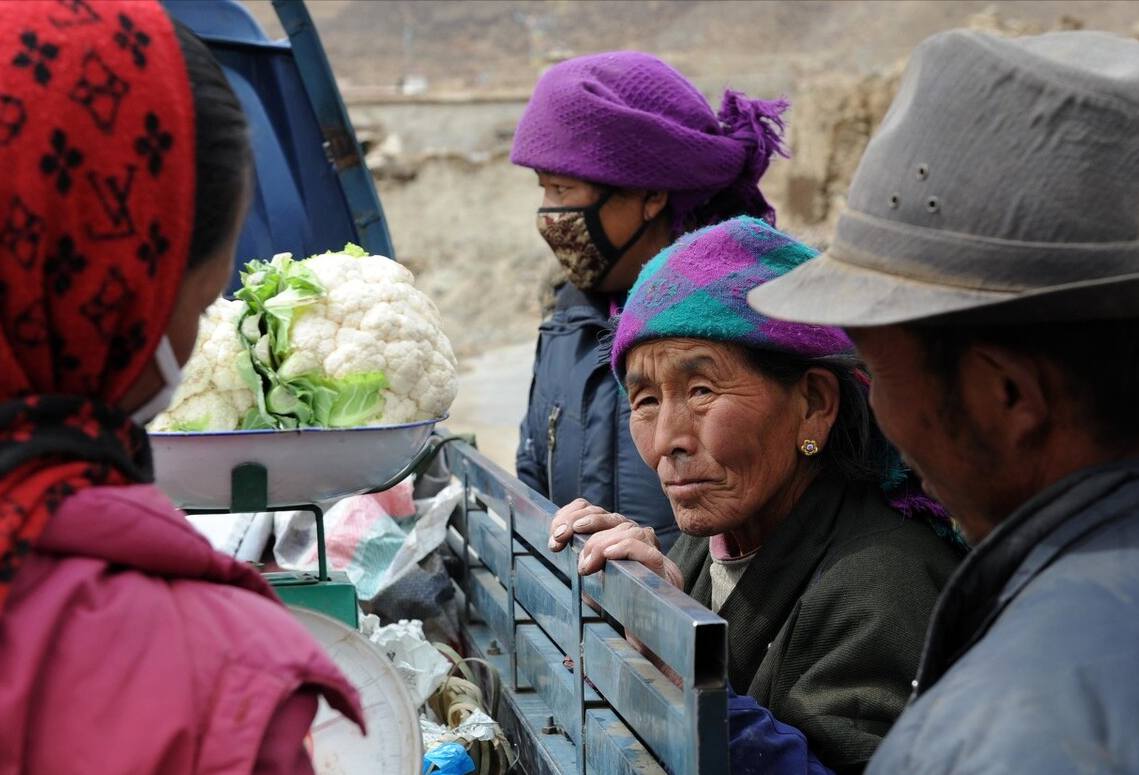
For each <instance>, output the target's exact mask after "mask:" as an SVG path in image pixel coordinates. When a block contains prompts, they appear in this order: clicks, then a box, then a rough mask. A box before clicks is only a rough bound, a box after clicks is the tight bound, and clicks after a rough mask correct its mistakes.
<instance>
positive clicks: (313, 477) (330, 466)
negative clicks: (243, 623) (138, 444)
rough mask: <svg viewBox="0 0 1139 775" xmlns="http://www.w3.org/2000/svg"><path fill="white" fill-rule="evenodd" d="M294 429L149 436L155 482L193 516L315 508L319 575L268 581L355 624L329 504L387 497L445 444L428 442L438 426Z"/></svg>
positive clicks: (288, 596)
mask: <svg viewBox="0 0 1139 775" xmlns="http://www.w3.org/2000/svg"><path fill="white" fill-rule="evenodd" d="M444 419H446V418H445V417H440V418H437V419H435V420H425V421H423V422H418V423H407V424H403V425H387V426H376V427H365V428H301V429H297V430H288V431H273V430H259V431H218V432H210V433H179V432H171V433H167V432H153V433H151V434H150V442H151V448H152V450H153V453H154V468H155V482H156V484H157V485H158V487H159V488H160V489H162V490H163V492H165V493H166V494H167V495H168V496H169V497H170V499H171V500H173V501H174V503H175V505H177V506H178V507H180V508H181V509H182V510H184V511H185V512H186V513H187V514H233V513H251V512H264V511H311V512H312V513H313V514H314V516H315V518H316V544H317V563H318V566H317V570H316V572H315V573H313V572H311V571H276V572H270V573H266V574H265V577H266V579H267V580H268V581H269V583H270V584H272V585H273V588H274V590H275V591H276V592H277V595H278V596H279V597H280V598H281V599H282V600H283V601H284V602H285V603H288V604H290V605H296V606H301V607H303V608H308V609H312V610H315V611H319V612H321V613H324V614H327V615H328V616H331V617H333V618H335V619H337V620H339V621H341V622H344V623H345V624H347V625H349V626H350V627H353V628H355V627H356V626H357V624H358V610H359V608H358V604H357V601H356V588H355V587H354V586H353V585H352V582H351V581H349V580H348V575H347V574H346V573H343V572H341V571H329V570H328V561H327V557H326V554H325V541H324V519H323V517H324V507H325V506H327V505H329V504H330V503H331V502H333V501H335V500H338V499H339V498H343V497H347V496H349V495H358V494H361V493H367V492H382V491H383V490H387V489H389V488H391V487H394V486H395V485H396V484H398V483H399V482H401V481H403V480H404V479H405V478H407V477H408V476H410V475H411V474H412V473H414V472H415V471H418V470H420V469H422V468H424V467H426V466H427V465H429V464H430V463H431V461H432V460H433V459H434V457H435V455H436V454H437V453H438V451H439V449H440V448H441V447H442V445H443V443H445V442H446V441H447V440H446V439H443V440H433V441H431V442H429V441H428V440H429V438H430V436H431V432H432V430H434V428H435V425H436V423H438V422H440V421H441V420H444Z"/></svg>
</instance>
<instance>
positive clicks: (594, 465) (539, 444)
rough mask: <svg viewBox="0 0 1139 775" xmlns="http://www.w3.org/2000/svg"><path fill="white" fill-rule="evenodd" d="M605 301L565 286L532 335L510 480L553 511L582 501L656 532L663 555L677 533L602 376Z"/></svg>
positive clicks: (624, 408)
mask: <svg viewBox="0 0 1139 775" xmlns="http://www.w3.org/2000/svg"><path fill="white" fill-rule="evenodd" d="M610 298H611V297H609V296H604V295H597V294H587V293H584V292H582V291H579V290H578V289H577V288H575V287H574V286H573V285H571V284H570V283H566V284H564V285H563V286H562V287H561V288H560V289H559V290H558V295H557V306H556V308H555V310H554V314H553V315H552V316H551V317H550V319H548V320H546V321H545V322H543V323H542V325H541V327H540V328H539V329H538V349H537V352H536V353H535V356H534V376H533V380H532V382H531V383H530V405H529V407H528V409H527V412H526V418H525V419H524V420H523V422H522V427H521V434H520V435H521V439H520V441H519V445H518V456H517V461H516V468H517V473H518V478H519V479H521V480H522V481H523V482H525V483H526V484H528V485H530V486H531V487H533V488H534V489H535V490H537V491H538V492H540V493H542V494H543V495H545V496H546V497H547V498H549V499H550V500H551V501H553V502H554V503H556V504H557V505H559V506H564V505H565V504H567V503H569V502H570V501H572V500H573V499H574V498H585V499H586V500H587V501H589V502H590V503H592V504H594V505H595V506H600V507H602V508H604V509H606V510H608V511H614V512H617V513H619V514H623V515H624V516H626V517H629V518H630V519H633V520H636V521H637V522H639V523H640V524H642V525H648V526H651V527H652V528H653V529H655V530H656V533H657V536H658V538H659V539H660V542H661V545H662V546H663V548H664V550H665V551H668V549H669V547H671V546H672V544H673V542H674V541H675V540H676V537H677V535H679V531H678V529H677V527H676V522H675V520H674V519H673V516H672V507H671V506H670V505H669V502H668V499H667V498H665V496H664V492H663V491H662V490H661V486H660V480H659V479H658V478H657V475H656V473H655V472H654V471H653V470H652V469H650V468H649V467H648V466H647V465H645V462H644V461H643V460H641V456H640V455H639V454H638V453H637V449H636V447H634V446H633V439H632V437H631V436H630V435H629V401H628V399H627V398H626V397H625V395H624V393H622V392H621V390H620V388H619V387H618V385H617V381H616V379H615V378H614V377H613V373H612V372H611V371H610V370H609V362H608V348H607V347H606V346H603V344H602V342H605V341H607V340H608V338H609V337H611V336H612V327H611V326H610V324H609V317H610V314H609V305H610Z"/></svg>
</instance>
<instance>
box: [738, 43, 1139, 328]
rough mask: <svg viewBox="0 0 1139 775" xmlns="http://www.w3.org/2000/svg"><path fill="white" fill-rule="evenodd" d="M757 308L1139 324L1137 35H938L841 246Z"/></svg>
mask: <svg viewBox="0 0 1139 775" xmlns="http://www.w3.org/2000/svg"><path fill="white" fill-rule="evenodd" d="M748 302H749V303H750V304H751V306H752V307H754V308H755V309H756V310H758V311H760V312H762V313H763V314H765V315H769V316H771V317H777V318H785V319H790V320H796V321H802V322H806V323H817V324H822V325H838V326H847V327H857V326H875V325H886V324H890V323H901V322H906V321H916V320H925V319H930V318H942V317H943V316H944V317H945V319H946V321H947V322H948V321H952V320H968V321H969V322H992V323H1001V322H1010V323H1011V322H1033V321H1042V320H1078V319H1102V318H1120V317H1139V41H1135V40H1128V39H1126V38H1121V37H1117V36H1114V35H1109V34H1107V33H1099V32H1087V31H1079V32H1058V33H1050V34H1046V35H1038V36H1035V37H1027V38H1019V39H1013V40H1009V39H1002V38H996V37H992V36H989V35H985V34H983V33H978V32H969V31H964V30H955V31H952V32H945V33H941V34H938V35H934V36H933V37H931V38H928V39H927V40H925V41H924V42H923V43H922V44H921V45H920V46H919V47H918V48H917V49H916V50H915V52H914V54H913V56H912V58H911V60H910V63H909V66H908V68H907V69H906V73H905V75H904V77H903V78H902V82H901V85H900V87H899V91H898V95H897V96H896V97H895V98H894V102H893V104H892V105H891V106H890V110H889V111H888V112H887V114H886V117H885V119H884V120H883V122H882V126H881V127H880V128H879V130H878V132H877V133H876V134H875V136H874V137H873V139H872V140H871V141H870V144H869V145H868V146H867V148H866V152H865V154H864V155H863V157H862V161H861V162H860V163H859V166H858V170H857V172H855V175H854V180H853V181H852V182H851V186H850V193H849V197H848V200H847V206H846V210H845V211H844V212H843V214H842V215H841V216H840V218H839V222H838V226H837V228H836V230H835V235H834V240H833V243H832V245H831V247H830V249H829V250H827V251H826V252H825V253H823V254H822V255H820V256H819V257H817V258H815V259H813V260H811V261H808V262H807V263H805V264H803V265H802V266H801V267H799V268H797V269H795V270H794V271H792V272H790V273H788V274H786V275H784V276H783V277H781V278H777V279H775V280H772V281H770V282H768V283H765V284H764V285H762V286H760V287H758V288H755V289H754V290H752V291H751V292H750V293H749V294H748Z"/></svg>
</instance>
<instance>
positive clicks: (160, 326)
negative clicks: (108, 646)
mask: <svg viewBox="0 0 1139 775" xmlns="http://www.w3.org/2000/svg"><path fill="white" fill-rule="evenodd" d="M193 221H194V106H193V98H192V95H191V91H190V83H189V80H188V77H187V74H186V66H185V62H184V61H183V58H182V50H181V47H180V46H179V44H178V39H177V37H176V35H175V33H174V28H173V26H172V25H171V22H170V20H169V18H168V17H167V16H166V12H165V11H164V10H163V9H162V7H161V6H160V5H158V3H157V2H153V1H152V0H142V1H137V2H135V1H131V2H125V1H124V2H118V1H117V0H116V1H114V2H111V1H104V2H89V1H87V2H85V0H50V1H49V0H41V1H38V2H2V3H0V610H2V608H3V604H4V601H5V599H6V598H7V594H8V590H9V587H10V583H11V580H12V578H13V576H14V575H15V573H16V571H17V570H18V568H19V566H20V563H21V560H22V558H23V557H24V555H26V554H27V552H28V551H29V550H30V549H31V547H32V546H33V545H34V544H35V541H36V539H37V537H38V536H39V535H40V533H41V532H42V530H43V528H44V525H45V524H46V523H47V520H48V518H49V516H50V515H51V513H52V512H53V511H54V509H55V508H56V506H58V504H59V503H60V502H61V501H62V500H63V499H64V498H66V497H67V496H68V495H70V494H72V493H74V492H75V491H77V490H79V489H82V488H84V487H89V486H92V485H97V484H127V483H130V482H145V481H151V480H152V479H153V470H152V465H151V458H150V447H149V445H148V443H147V438H146V433H145V431H144V430H143V429H142V428H140V427H139V426H137V425H135V424H134V423H132V422H131V421H130V419H129V417H128V416H127V415H126V414H125V413H123V412H121V411H120V410H118V409H117V408H116V404H117V403H118V401H119V400H121V399H122V397H123V395H124V394H125V392H126V390H127V389H128V388H129V387H130V386H131V385H132V384H133V383H134V382H135V381H136V380H137V379H138V377H139V375H140V373H141V372H142V370H143V369H144V368H145V367H146V365H147V363H148V362H149V361H150V360H151V359H152V357H153V355H154V352H155V350H156V348H157V346H158V343H159V341H160V340H161V338H162V336H163V334H164V332H165V330H166V326H167V325H168V324H169V321H170V316H171V313H172V311H173V308H174V301H175V297H176V295H177V293H178V288H179V285H180V283H181V280H182V275H183V272H184V271H185V268H186V260H187V256H188V252H189V247H190V236H191V231H192V228H193Z"/></svg>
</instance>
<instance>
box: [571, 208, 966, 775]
mask: <svg viewBox="0 0 1139 775" xmlns="http://www.w3.org/2000/svg"><path fill="white" fill-rule="evenodd" d="M814 255H815V251H813V250H812V249H811V248H809V247H807V246H805V245H803V244H801V243H798V242H796V241H795V240H793V239H791V238H790V237H788V236H786V235H784V234H782V233H780V232H778V231H776V230H775V229H773V228H772V227H771V226H769V225H768V224H767V223H765V222H764V221H762V220H759V219H755V218H747V217H740V218H735V219H732V220H729V221H726V222H724V223H721V224H719V225H716V226H712V227H708V228H705V229H701V230H699V231H696V232H693V233H691V234H688V235H685V236H684V237H682V238H681V239H680V240H679V241H677V242H676V243H675V244H674V245H672V246H671V247H669V248H667V249H665V250H664V251H663V252H661V253H660V254H659V255H657V256H656V257H655V258H653V259H652V260H651V261H650V262H649V263H648V264H646V265H645V267H644V269H643V270H642V271H641V274H640V277H639V278H638V280H637V282H636V284H635V285H634V286H633V288H632V290H631V291H630V294H629V298H628V301H627V303H626V305H625V308H624V311H623V312H622V313H621V315H620V319H619V322H618V323H617V329H616V334H615V336H614V338H613V340H612V352H611V358H610V365H611V367H612V371H613V374H615V375H616V377H617V380H618V382H619V383H620V385H621V389H622V391H624V392H625V394H626V396H627V398H626V401H627V402H628V404H629V406H630V408H631V431H632V438H633V440H634V443H635V444H636V447H637V450H638V451H639V452H640V455H641V457H642V458H643V459H644V461H645V463H647V464H648V466H649V467H650V468H651V469H653V470H654V471H655V472H656V474H657V476H658V481H659V483H660V485H661V486H662V487H663V488H664V491H665V493H666V495H667V496H668V499H669V501H670V503H671V505H672V513H673V514H674V516H675V519H676V521H677V523H678V524H679V526H680V530H681V531H682V532H683V533H684V535H683V536H682V537H681V538H680V539H679V540H678V541H677V543H676V545H675V546H674V547H673V548H672V551H671V552H670V553H669V554H668V555H667V556H665V554H664V553H663V552H662V551H661V548H660V546H659V544H658V543H657V542H656V540H655V537H654V536H653V534H652V532H651V531H648V530H646V529H644V528H641V527H639V526H637V525H636V524H635V523H634V522H632V521H630V520H628V519H626V518H625V517H623V516H621V515H620V514H614V513H611V511H610V510H607V509H604V508H601V507H599V506H597V505H596V504H590V503H588V502H586V501H584V500H579V501H575V502H574V503H572V504H570V505H568V506H566V507H563V508H562V509H560V510H559V511H558V513H557V515H555V517H554V520H553V522H552V524H551V537H550V546H551V548H552V549H555V550H560V549H561V548H563V547H565V546H566V545H568V543H569V542H570V541H571V540H572V538H573V536H574V535H575V534H585V533H592V534H593V535H591V536H590V537H589V539H588V540H587V541H586V542H585V543H584V546H583V547H582V548H581V556H580V557H581V558H580V562H579V567H580V569H581V572H582V573H586V574H588V573H593V572H596V571H597V570H599V569H600V568H601V567H602V566H603V565H604V563H605V561H606V560H607V559H627V560H635V561H639V562H641V563H643V564H644V565H646V566H647V567H649V568H651V569H652V570H654V571H655V572H657V573H659V574H660V575H662V576H664V577H665V578H666V579H668V580H669V581H670V582H671V583H673V584H674V585H675V586H677V587H680V588H682V589H684V590H685V591H686V592H687V593H688V594H690V595H691V596H692V597H694V598H695V599H696V600H698V601H699V602H701V603H703V604H704V605H706V606H708V607H710V608H711V609H712V610H713V611H716V612H717V613H719V615H720V616H722V617H724V618H725V619H726V620H727V621H728V673H729V678H730V683H731V686H732V687H733V688H734V689H736V690H738V691H741V692H746V693H747V695H750V697H746V696H745V697H733V698H732V700H731V722H732V723H731V734H732V761H733V769H732V771H733V773H737V775H738V773H740V772H759V771H762V772H765V773H773V774H774V775H781V774H782V773H787V772H793V771H794V772H804V771H808V770H807V765H808V764H809V765H811V766H813V767H815V766H817V765H818V763H819V762H821V764H822V765H825V766H826V767H829V768H830V769H832V770H835V771H842V772H847V771H859V770H860V769H861V768H862V767H863V766H864V765H865V763H866V762H867V761H868V760H869V758H870V755H871V754H872V753H873V752H874V750H875V748H876V747H877V745H878V743H879V741H880V740H881V738H882V737H883V735H885V733H886V731H887V730H888V729H889V728H890V725H891V724H892V723H893V721H894V719H895V718H896V717H897V715H898V714H899V713H900V712H901V710H902V707H903V705H904V704H905V702H906V698H907V697H908V695H909V693H910V681H911V679H912V678H913V676H914V675H915V674H916V671H917V666H918V657H919V654H920V651H921V645H922V642H923V639H924V636H925V629H926V623H927V622H928V620H929V618H930V614H931V612H932V609H933V605H934V603H935V602H936V600H937V596H938V593H939V591H940V589H941V587H942V586H943V585H944V584H945V583H946V581H947V580H948V578H949V576H950V574H951V573H952V572H953V570H954V568H955V566H956V565H957V562H958V560H959V559H960V557H961V555H962V553H963V549H964V545H963V544H962V543H961V542H960V538H959V536H958V534H957V532H956V530H955V527H954V525H953V523H952V522H951V520H950V519H949V518H948V516H947V515H946V514H945V512H944V511H942V510H941V509H940V507H938V506H937V505H936V504H934V503H933V502H932V501H930V500H928V499H927V498H925V497H924V496H922V495H921V494H920V491H919V490H918V489H917V488H916V487H915V486H914V483H913V480H912V478H911V477H910V476H909V475H908V472H907V471H906V469H905V468H904V467H903V465H902V461H901V459H900V458H899V456H898V454H897V452H896V451H895V450H894V449H893V448H892V447H891V446H890V445H889V443H888V442H887V441H886V440H885V438H884V437H883V436H882V434H881V432H880V431H879V430H878V428H877V426H876V424H875V423H874V421H873V419H872V417H871V414H870V411H869V407H868V404H867V395H868V384H869V383H868V380H867V378H866V375H865V374H864V372H863V371H862V370H861V369H860V368H859V363H858V361H857V360H856V358H855V356H854V353H853V347H852V345H851V343H850V340H849V339H847V337H846V336H845V334H843V332H842V331H841V330H840V329H836V328H826V327H823V326H811V325H801V324H796V323H784V322H781V321H775V320H771V319H769V318H766V317H764V316H762V315H759V314H758V313H756V312H754V311H753V310H751V308H750V307H748V305H747V298H746V297H747V293H748V291H750V290H751V289H752V288H754V287H756V286H757V285H759V284H762V283H764V282H766V281H767V280H770V279H772V278H774V277H778V276H780V275H782V274H784V273H786V272H788V271H789V270H790V269H792V268H794V267H795V266H798V265H799V264H802V263H803V262H805V261H807V260H808V259H810V258H811V257H813V256H814ZM757 703H758V704H757ZM759 757H762V758H759ZM761 765H762V766H761Z"/></svg>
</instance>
